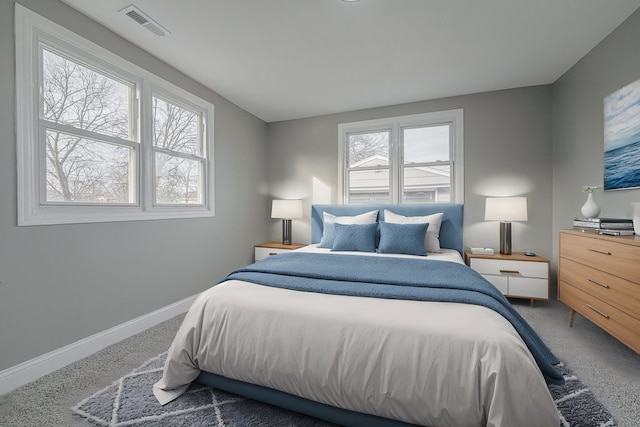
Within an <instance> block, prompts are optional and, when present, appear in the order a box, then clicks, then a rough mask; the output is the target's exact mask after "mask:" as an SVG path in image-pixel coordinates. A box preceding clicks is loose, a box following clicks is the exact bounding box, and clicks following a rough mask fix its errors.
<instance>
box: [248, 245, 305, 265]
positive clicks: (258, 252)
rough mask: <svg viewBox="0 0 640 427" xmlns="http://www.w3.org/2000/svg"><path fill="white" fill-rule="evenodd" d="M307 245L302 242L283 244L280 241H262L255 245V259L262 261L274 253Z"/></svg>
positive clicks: (289, 250)
mask: <svg viewBox="0 0 640 427" xmlns="http://www.w3.org/2000/svg"><path fill="white" fill-rule="evenodd" d="M304 246H305V245H301V244H296V243H294V244H292V245H283V244H282V243H279V242H266V243H261V244H259V245H256V246H255V255H254V257H255V260H256V261H260V260H263V259H265V258H267V257H269V256H272V255H278V254H282V253H285V252H291V251H293V250H296V249H300V248H302V247H304Z"/></svg>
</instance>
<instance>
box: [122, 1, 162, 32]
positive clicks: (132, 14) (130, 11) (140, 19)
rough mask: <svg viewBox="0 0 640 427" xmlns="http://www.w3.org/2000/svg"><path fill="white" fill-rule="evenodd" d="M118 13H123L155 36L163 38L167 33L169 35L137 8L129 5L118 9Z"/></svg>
mask: <svg viewBox="0 0 640 427" xmlns="http://www.w3.org/2000/svg"><path fill="white" fill-rule="evenodd" d="M118 12H122V13H124V14H125V15H127V16H128V17H129V18H131V19H133V20H134V21H136V22H137V23H138V24H140V25H142V26H143V27H144V28H146V29H147V30H149V31H151V32H152V33H153V34H155V35H156V36H160V37H164V36H165V35H166V34H167V33H169V30H167V29H166V28H164V27H163V26H162V25H160V24H158V23H157V22H156V21H154V20H153V19H151V18H150V17H149V15H147V14H146V13H144V12H143V11H141V10H140V9H139V8H138V7H137V6H134V5H132V4H130V5H129V6H127V7H125V8H122V9H120V10H119V11H118ZM169 34H171V33H169Z"/></svg>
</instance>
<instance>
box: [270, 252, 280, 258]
mask: <svg viewBox="0 0 640 427" xmlns="http://www.w3.org/2000/svg"><path fill="white" fill-rule="evenodd" d="M271 255H278V252H269V256H271ZM278 259H280V258H278Z"/></svg>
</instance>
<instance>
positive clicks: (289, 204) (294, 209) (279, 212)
mask: <svg viewBox="0 0 640 427" xmlns="http://www.w3.org/2000/svg"><path fill="white" fill-rule="evenodd" d="M271 218H281V219H282V244H283V245H290V244H291V220H292V219H294V218H302V200H274V201H273V204H272V205H271Z"/></svg>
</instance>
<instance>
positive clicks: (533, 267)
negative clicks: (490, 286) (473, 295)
mask: <svg viewBox="0 0 640 427" xmlns="http://www.w3.org/2000/svg"><path fill="white" fill-rule="evenodd" d="M471 268H473V269H474V270H476V271H477V272H478V273H480V274H494V275H500V274H510V275H518V276H523V277H539V278H542V279H548V278H549V264H547V263H546V262H526V261H506V260H502V259H495V260H494V259H478V258H472V259H471Z"/></svg>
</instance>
